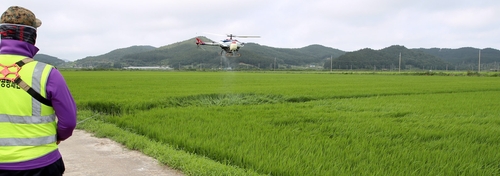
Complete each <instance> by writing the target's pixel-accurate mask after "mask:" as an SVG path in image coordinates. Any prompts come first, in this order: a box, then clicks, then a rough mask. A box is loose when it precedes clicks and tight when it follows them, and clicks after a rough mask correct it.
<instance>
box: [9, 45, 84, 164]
mask: <svg viewBox="0 0 500 176" xmlns="http://www.w3.org/2000/svg"><path fill="white" fill-rule="evenodd" d="M37 52H38V48H37V47H36V46H34V45H32V44H30V43H27V42H24V41H18V40H8V39H2V40H1V41H0V54H14V55H22V56H26V57H30V58H33V56H35V54H36V53H37ZM46 95H47V99H49V100H50V101H51V102H52V107H53V108H54V110H55V114H56V116H57V119H58V121H57V140H59V141H62V140H65V139H67V138H69V137H70V136H71V135H72V134H73V130H74V129H75V127H76V104H75V101H74V99H73V96H72V95H71V93H70V91H69V89H68V86H67V85H66V81H65V80H64V78H63V76H62V74H61V72H59V71H58V70H57V69H52V71H51V72H50V74H49V77H48V80H47V85H46ZM59 158H61V153H59V150H55V151H53V152H51V153H49V154H47V155H45V156H42V157H40V158H37V159H33V160H30V161H25V162H20V163H3V164H2V163H0V170H29V169H35V168H39V167H44V166H47V165H49V164H52V163H53V162H55V161H57V160H58V159H59Z"/></svg>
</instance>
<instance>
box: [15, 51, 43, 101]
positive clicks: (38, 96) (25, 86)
mask: <svg viewBox="0 0 500 176" xmlns="http://www.w3.org/2000/svg"><path fill="white" fill-rule="evenodd" d="M33 61H34V60H33V59H32V58H24V59H22V60H20V61H18V62H16V63H15V65H17V67H18V69H17V72H19V70H20V69H21V67H22V66H24V65H26V64H27V63H30V62H33ZM15 74H16V78H15V79H7V80H10V81H12V82H14V83H16V84H17V85H18V86H19V87H21V88H22V89H23V90H25V91H26V92H28V94H30V95H31V97H33V98H34V99H36V100H38V101H39V102H40V103H43V104H45V105H47V106H52V102H51V101H50V100H48V99H47V98H45V97H43V96H42V95H41V94H40V93H38V92H37V91H36V90H34V89H33V88H32V87H31V86H29V85H28V84H27V83H26V82H24V81H23V80H22V79H21V76H20V75H19V74H18V73H15Z"/></svg>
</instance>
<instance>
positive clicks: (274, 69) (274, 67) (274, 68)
mask: <svg viewBox="0 0 500 176" xmlns="http://www.w3.org/2000/svg"><path fill="white" fill-rule="evenodd" d="M273 71H276V58H274V64H273Z"/></svg>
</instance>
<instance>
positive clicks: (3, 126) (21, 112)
mask: <svg viewBox="0 0 500 176" xmlns="http://www.w3.org/2000/svg"><path fill="white" fill-rule="evenodd" d="M0 58H1V59H0V62H1V63H2V64H12V63H15V62H17V61H19V60H21V59H23V57H20V56H15V55H7V56H6V55H0ZM51 69H52V66H51V65H48V64H45V63H42V62H36V61H34V62H30V63H28V64H26V65H24V66H23V67H22V68H21V71H19V73H20V75H21V78H23V80H24V81H25V82H27V84H29V85H30V86H31V87H32V88H33V89H34V90H35V91H37V92H39V93H40V94H41V95H42V96H44V97H46V93H45V92H46V90H45V85H46V83H47V78H48V75H49V73H50V70H51ZM4 83H5V82H2V84H4ZM5 84H9V83H5ZM3 86H4V85H1V87H0V92H1V93H2V94H3V95H5V96H4V97H3V98H4V100H3V101H2V102H0V163H15V162H23V161H27V160H31V159H34V158H38V157H41V156H44V155H46V154H48V153H50V152H52V151H54V150H56V149H57V144H56V141H57V135H56V133H57V132H56V128H57V122H56V115H55V113H54V109H53V108H52V107H50V106H46V105H44V104H42V103H40V102H39V101H38V100H36V99H34V98H33V97H31V95H29V94H28V93H27V92H25V91H24V90H23V89H18V88H12V87H10V88H9V87H7V88H5V87H3ZM17 97H18V98H17ZM14 99H16V100H14ZM29 101H31V102H29ZM24 102H26V103H24ZM28 102H29V103H28ZM12 103H14V104H15V105H11V104H12ZM11 106H19V108H12V107H11Z"/></svg>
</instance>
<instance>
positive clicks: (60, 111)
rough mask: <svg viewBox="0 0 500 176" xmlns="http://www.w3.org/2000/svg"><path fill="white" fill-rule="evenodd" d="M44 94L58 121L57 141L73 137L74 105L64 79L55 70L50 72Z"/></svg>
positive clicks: (74, 125) (74, 122) (74, 123)
mask: <svg viewBox="0 0 500 176" xmlns="http://www.w3.org/2000/svg"><path fill="white" fill-rule="evenodd" d="M46 92H47V99H49V100H50V101H51V102H52V107H53V108H54V110H55V113H56V116H57V119H58V121H57V140H60V141H62V140H65V139H67V138H69V137H70V136H71V135H73V130H74V129H75V127H76V104H75V100H74V99H73V96H72V95H71V92H70V91H69V88H68V86H67V85H66V81H65V80H64V77H63V76H62V74H61V72H59V70H57V69H55V68H53V69H52V70H51V71H50V74H49V77H48V79H47V85H46Z"/></svg>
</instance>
